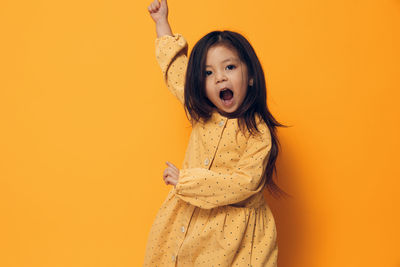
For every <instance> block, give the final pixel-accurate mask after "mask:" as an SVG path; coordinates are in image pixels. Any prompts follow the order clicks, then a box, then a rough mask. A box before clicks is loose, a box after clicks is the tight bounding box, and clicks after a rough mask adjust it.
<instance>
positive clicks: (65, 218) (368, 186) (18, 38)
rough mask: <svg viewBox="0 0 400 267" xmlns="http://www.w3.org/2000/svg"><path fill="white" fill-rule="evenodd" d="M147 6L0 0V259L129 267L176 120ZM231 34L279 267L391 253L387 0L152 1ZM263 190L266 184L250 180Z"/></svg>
mask: <svg viewBox="0 0 400 267" xmlns="http://www.w3.org/2000/svg"><path fill="white" fill-rule="evenodd" d="M148 4H149V1H143V0H140V1H136V0H135V1H93V0H87V1H77V0H71V1H51V0H42V1H21V0H19V1H11V0H2V1H1V3H0V34H1V42H0V48H1V49H0V127H1V128H0V216H1V218H0V266H7V267H14V266H29V267H54V266H57V267H63V266H65V267H71V266H73V267H75V266H76V267H88V266H96V267H102V266H118V267H122V266H141V264H142V260H143V255H144V250H145V245H146V241H147V235H148V232H149V230H150V227H151V224H152V222H153V219H154V218H155V215H156V213H157V211H158V208H159V207H160V205H161V203H162V202H163V200H164V199H165V197H166V194H167V192H168V191H169V190H170V187H169V186H166V185H165V184H164V183H163V180H162V172H163V170H164V168H165V167H166V165H165V161H166V160H168V161H171V162H172V163H174V164H176V165H177V166H178V167H180V166H181V164H182V161H183V158H184V153H185V150H186V144H187V141H188V138H189V133H190V128H189V123H188V122H187V120H186V117H185V115H184V112H183V109H182V107H181V106H180V105H179V103H178V101H177V100H175V98H174V97H173V96H172V95H171V94H170V93H169V92H168V91H167V89H166V87H165V85H164V84H163V80H162V76H161V72H160V70H159V68H158V66H157V63H156V60H155V55H154V40H155V28H154V24H153V21H152V20H151V18H150V16H149V15H148V14H147V5H148ZM169 7H170V21H171V25H172V28H173V31H174V32H179V33H182V34H184V35H185V37H186V38H187V40H188V41H189V45H190V49H191V48H192V47H193V45H194V43H195V42H196V41H197V40H198V39H200V38H201V37H202V36H203V35H204V34H206V33H207V32H209V31H211V30H216V29H229V30H234V31H238V32H240V33H242V34H244V35H245V36H246V37H247V38H248V39H249V40H250V42H251V43H252V44H253V46H254V48H255V50H256V52H257V54H258V56H259V57H260V59H261V62H262V64H263V67H264V70H265V74H266V78H267V86H268V104H269V106H270V108H271V111H272V112H273V114H274V115H275V116H276V118H277V119H278V120H279V121H280V122H282V123H284V124H287V125H291V126H292V127H290V128H280V129H279V132H278V134H279V138H280V142H281V148H282V150H281V154H280V156H279V159H278V162H277V169H278V174H279V177H278V184H279V185H280V186H281V187H282V188H283V189H284V190H286V191H287V192H288V193H290V194H292V195H293V198H292V199H286V200H275V199H273V198H272V197H271V196H269V195H266V196H267V201H268V202H269V204H270V206H271V208H272V210H273V212H274V214H275V218H276V221H277V228H278V242H279V247H280V250H279V266H280V267H298V266H300V267H320V266H325V267H337V266H345V267H347V266H349V267H353V266H363V267H366V266H384V267H386V266H396V267H398V266H400V247H399V245H398V242H399V240H400V230H399V225H400V216H399V210H400V209H399V203H400V183H399V180H398V178H399V177H400V171H399V156H398V153H399V150H400V142H399V136H400V131H399V129H400V119H399V118H400V107H399V106H400V105H399V97H400V93H399V92H400V81H399V77H400V52H399V51H400V49H399V47H400V27H399V26H400V2H399V1H398V0H368V1H358V0H352V1H349V0H337V1H318V0H304V1H283V2H282V1H261V0H257V1H247V2H246V1H237V0H233V1H228V0H223V1H222V0H221V1H215V0H202V1H186V0H170V1H169ZM266 193H267V192H266Z"/></svg>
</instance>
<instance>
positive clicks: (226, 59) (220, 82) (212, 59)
mask: <svg viewBox="0 0 400 267" xmlns="http://www.w3.org/2000/svg"><path fill="white" fill-rule="evenodd" d="M252 83H253V81H252V79H250V80H249V77H248V72H247V66H246V64H245V63H244V62H242V61H241V60H240V58H239V56H238V54H237V52H236V50H235V49H232V48H229V47H227V46H225V45H216V46H213V47H210V48H209V49H208V51H207V57H206V80H205V86H206V88H205V89H206V95H207V98H208V99H209V100H210V101H211V102H212V103H213V104H214V105H215V106H216V107H217V109H219V110H222V111H224V112H226V113H231V112H234V111H235V110H237V108H238V107H239V106H240V105H241V104H242V102H243V100H244V98H245V97H246V93H247V88H248V85H249V84H250V85H252Z"/></svg>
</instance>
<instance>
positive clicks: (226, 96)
mask: <svg viewBox="0 0 400 267" xmlns="http://www.w3.org/2000/svg"><path fill="white" fill-rule="evenodd" d="M219 97H220V98H221V99H222V100H225V101H228V100H231V99H232V98H233V91H232V90H230V89H228V88H225V89H223V90H221V91H220V92H219Z"/></svg>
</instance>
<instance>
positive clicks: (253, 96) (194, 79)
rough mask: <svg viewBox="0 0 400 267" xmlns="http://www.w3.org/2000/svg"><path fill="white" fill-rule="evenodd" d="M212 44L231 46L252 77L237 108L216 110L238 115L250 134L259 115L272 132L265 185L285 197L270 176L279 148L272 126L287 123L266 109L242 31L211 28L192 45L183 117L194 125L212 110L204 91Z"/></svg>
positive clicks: (260, 80) (260, 72)
mask: <svg viewBox="0 0 400 267" xmlns="http://www.w3.org/2000/svg"><path fill="white" fill-rule="evenodd" d="M215 45H224V46H227V47H228V48H231V49H234V50H235V51H236V52H237V54H238V56H239V58H240V60H241V61H242V62H244V63H245V64H246V65H247V69H248V77H249V78H252V79H253V85H252V86H251V90H247V95H246V96H245V99H244V100H243V103H242V104H241V105H240V107H239V108H238V109H237V110H235V111H234V112H232V113H224V112H222V111H219V112H220V113H221V114H222V115H224V116H226V117H228V118H238V124H239V128H240V129H241V130H243V131H244V125H245V126H246V127H247V130H248V131H249V132H250V133H251V134H255V133H257V132H259V130H258V128H257V123H256V118H255V115H257V114H258V115H259V116H260V117H261V118H262V119H263V120H264V122H265V123H266V125H267V126H268V128H269V130H270V133H271V151H270V156H269V159H268V163H267V165H266V168H265V170H264V172H263V178H264V179H266V187H267V188H268V190H269V191H270V192H271V193H273V195H274V194H276V195H278V194H282V195H286V196H287V195H288V194H287V193H286V192H284V191H283V190H281V189H280V188H279V186H278V185H277V184H275V182H274V181H273V178H272V176H273V173H274V171H275V173H276V167H275V161H276V158H277V156H278V151H279V149H278V146H279V141H278V138H277V137H276V133H275V128H276V127H287V126H285V125H283V124H280V123H279V122H278V121H277V120H276V119H275V118H274V117H273V116H272V114H271V113H270V112H269V110H268V106H267V89H266V85H265V77H264V71H263V69H262V67H261V63H260V61H259V60H258V57H257V55H256V53H255V51H254V49H253V47H252V46H251V44H250V43H249V42H248V41H247V39H246V38H245V37H243V36H242V35H241V34H239V33H236V32H232V31H213V32H210V33H208V34H207V35H205V36H204V37H203V38H201V39H200V40H199V41H198V42H197V43H196V44H195V46H194V47H193V49H192V52H191V53H190V57H189V62H188V67H187V70H186V79H185V91H184V97H185V101H184V102H185V112H186V116H187V117H188V119H189V120H190V121H191V123H192V125H193V123H195V122H198V121H199V120H200V119H202V120H204V121H205V122H206V121H208V120H209V119H210V118H211V116H212V113H213V111H214V110H215V105H214V104H213V103H212V102H211V101H210V100H209V99H208V98H207V96H206V92H205V78H206V70H205V62H206V57H207V52H208V50H209V49H210V48H211V47H213V46H215ZM205 103H206V104H205Z"/></svg>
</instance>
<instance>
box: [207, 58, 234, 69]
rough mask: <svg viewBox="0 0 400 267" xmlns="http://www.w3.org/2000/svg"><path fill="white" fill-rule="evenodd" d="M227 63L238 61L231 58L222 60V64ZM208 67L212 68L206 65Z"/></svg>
mask: <svg viewBox="0 0 400 267" xmlns="http://www.w3.org/2000/svg"><path fill="white" fill-rule="evenodd" d="M227 61H238V60H237V59H236V58H234V57H230V58H227V59H225V60H222V62H221V63H225V62H227ZM206 67H211V66H210V65H206Z"/></svg>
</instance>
